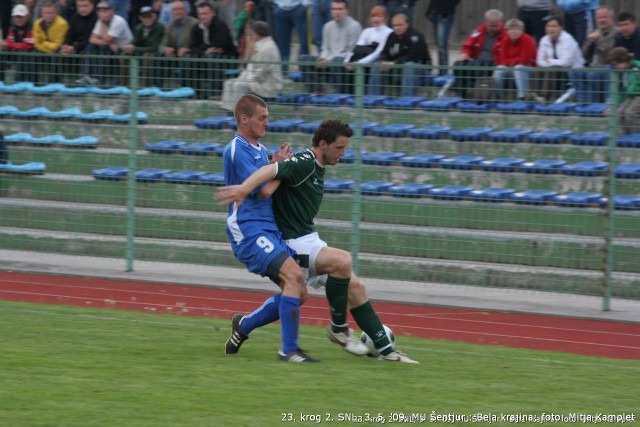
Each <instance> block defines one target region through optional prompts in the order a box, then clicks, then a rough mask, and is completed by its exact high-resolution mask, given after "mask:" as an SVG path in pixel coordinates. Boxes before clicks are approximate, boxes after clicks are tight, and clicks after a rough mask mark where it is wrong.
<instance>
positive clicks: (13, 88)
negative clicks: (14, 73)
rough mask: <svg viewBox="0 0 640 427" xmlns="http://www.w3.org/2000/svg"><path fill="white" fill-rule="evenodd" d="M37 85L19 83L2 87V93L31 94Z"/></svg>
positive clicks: (0, 86)
mask: <svg viewBox="0 0 640 427" xmlns="http://www.w3.org/2000/svg"><path fill="white" fill-rule="evenodd" d="M34 87H35V85H34V84H33V83H31V82H18V83H14V84H10V85H5V84H3V85H0V92H9V93H20V92H31V90H32V89H33V88H34Z"/></svg>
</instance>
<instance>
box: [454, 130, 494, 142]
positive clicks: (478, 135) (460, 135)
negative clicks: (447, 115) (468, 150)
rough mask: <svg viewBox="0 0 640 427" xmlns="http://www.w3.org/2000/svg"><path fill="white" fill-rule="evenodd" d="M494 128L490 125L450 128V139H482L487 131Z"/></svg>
mask: <svg viewBox="0 0 640 427" xmlns="http://www.w3.org/2000/svg"><path fill="white" fill-rule="evenodd" d="M494 130H495V129H494V128H492V127H471V128H466V129H462V130H452V131H451V132H450V136H451V139H453V140H454V141H483V140H484V139H485V138H486V136H487V135H488V134H489V132H493V131H494Z"/></svg>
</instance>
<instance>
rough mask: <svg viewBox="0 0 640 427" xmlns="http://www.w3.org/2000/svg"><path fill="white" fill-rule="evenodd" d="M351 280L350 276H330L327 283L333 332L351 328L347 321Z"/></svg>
mask: <svg viewBox="0 0 640 427" xmlns="http://www.w3.org/2000/svg"><path fill="white" fill-rule="evenodd" d="M349 280H350V279H348V278H347V279H343V278H340V277H333V276H329V277H328V279H327V284H326V285H325V292H326V294H327V301H328V302H329V310H330V311H331V330H332V331H333V332H345V331H347V330H349V324H348V323H347V305H348V303H349Z"/></svg>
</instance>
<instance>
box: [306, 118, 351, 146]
mask: <svg viewBox="0 0 640 427" xmlns="http://www.w3.org/2000/svg"><path fill="white" fill-rule="evenodd" d="M340 136H346V137H347V138H351V137H352V136H353V129H351V127H349V125H348V124H347V123H345V122H343V121H342V120H335V119H327V120H324V121H323V122H322V123H320V126H318V129H317V130H316V133H314V134H313V141H312V143H311V145H312V146H313V147H318V146H319V145H320V141H324V142H326V143H327V144H333V143H334V142H336V141H337V140H338V137H340Z"/></svg>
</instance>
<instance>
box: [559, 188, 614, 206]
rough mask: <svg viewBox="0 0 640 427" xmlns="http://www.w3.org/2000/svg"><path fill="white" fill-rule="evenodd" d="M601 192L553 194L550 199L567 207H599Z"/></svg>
mask: <svg viewBox="0 0 640 427" xmlns="http://www.w3.org/2000/svg"><path fill="white" fill-rule="evenodd" d="M601 199H602V194H600V193H580V192H578V193H569V194H558V195H557V196H553V197H552V198H551V200H552V201H553V203H554V204H556V205H558V206H567V207H599V206H601V203H600V200H601Z"/></svg>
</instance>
